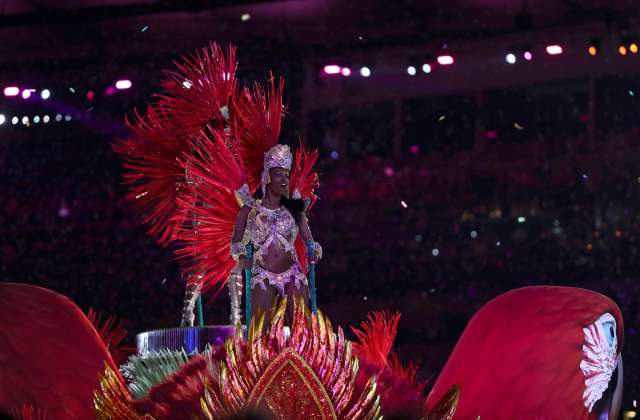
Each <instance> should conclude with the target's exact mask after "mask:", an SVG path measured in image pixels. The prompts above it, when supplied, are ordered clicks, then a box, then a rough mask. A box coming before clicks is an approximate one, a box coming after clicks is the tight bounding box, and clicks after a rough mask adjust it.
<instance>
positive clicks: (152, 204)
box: [112, 106, 189, 245]
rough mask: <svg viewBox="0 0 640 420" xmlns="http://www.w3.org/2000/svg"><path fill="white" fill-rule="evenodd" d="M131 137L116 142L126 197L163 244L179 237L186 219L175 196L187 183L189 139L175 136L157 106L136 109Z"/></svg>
mask: <svg viewBox="0 0 640 420" xmlns="http://www.w3.org/2000/svg"><path fill="white" fill-rule="evenodd" d="M125 124H126V125H127V126H128V127H129V129H130V130H131V131H132V135H131V137H129V138H127V139H124V140H119V141H117V142H116V143H114V144H113V146H112V147H113V150H114V151H115V152H116V153H117V154H118V155H120V158H121V159H122V160H123V165H124V168H125V173H124V181H125V183H126V184H128V185H129V193H128V194H127V199H128V200H129V201H130V202H131V203H133V205H134V207H135V208H136V209H137V210H138V212H139V213H140V214H141V215H142V217H143V221H144V222H145V223H146V224H147V225H149V234H150V235H151V236H153V237H155V238H156V239H157V240H158V242H159V243H160V244H162V245H166V244H168V243H169V242H171V241H172V240H174V239H177V233H178V230H179V228H180V226H181V225H182V223H183V222H184V221H183V220H180V219H176V217H175V216H176V214H178V213H179V209H178V204H177V201H176V198H177V196H178V194H179V193H180V192H181V191H182V190H183V189H184V188H185V187H186V185H185V182H186V180H185V173H184V167H183V166H182V164H181V163H180V159H181V158H183V157H184V156H185V155H186V154H188V153H189V142H188V141H186V139H183V138H180V137H178V136H176V133H175V132H174V131H173V130H172V129H171V127H170V126H169V125H168V123H167V122H166V121H165V120H163V118H162V117H161V115H160V114H159V112H158V110H157V109H156V108H155V107H151V106H150V107H149V108H148V109H147V113H146V115H145V116H144V117H143V116H141V115H140V114H139V113H138V112H137V111H136V112H135V115H134V118H133V120H132V121H130V120H129V119H126V120H125Z"/></svg>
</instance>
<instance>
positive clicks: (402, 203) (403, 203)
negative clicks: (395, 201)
mask: <svg viewBox="0 0 640 420" xmlns="http://www.w3.org/2000/svg"><path fill="white" fill-rule="evenodd" d="M400 204H401V205H402V207H404V208H405V209H406V208H407V207H409V206H407V203H405V202H404V200H402V201H401V202H400Z"/></svg>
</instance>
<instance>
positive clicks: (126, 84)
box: [116, 79, 131, 90]
mask: <svg viewBox="0 0 640 420" xmlns="http://www.w3.org/2000/svg"><path fill="white" fill-rule="evenodd" d="M130 87H131V80H128V79H123V80H118V81H117V82H116V89H120V90H124V89H129V88H130Z"/></svg>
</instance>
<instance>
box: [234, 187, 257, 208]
mask: <svg viewBox="0 0 640 420" xmlns="http://www.w3.org/2000/svg"><path fill="white" fill-rule="evenodd" d="M235 196H236V200H237V201H238V204H239V205H240V207H242V206H247V207H251V208H253V207H255V206H256V200H255V198H253V197H252V196H251V192H250V191H249V185H247V184H243V185H242V187H240V188H239V189H238V190H236V192H235Z"/></svg>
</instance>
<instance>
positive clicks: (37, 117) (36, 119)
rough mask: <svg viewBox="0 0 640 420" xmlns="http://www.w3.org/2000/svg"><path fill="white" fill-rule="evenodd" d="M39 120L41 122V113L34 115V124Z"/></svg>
mask: <svg viewBox="0 0 640 420" xmlns="http://www.w3.org/2000/svg"><path fill="white" fill-rule="evenodd" d="M39 122H40V115H36V116H35V117H33V123H34V124H38V123H39Z"/></svg>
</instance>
